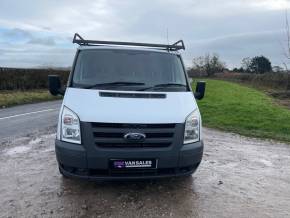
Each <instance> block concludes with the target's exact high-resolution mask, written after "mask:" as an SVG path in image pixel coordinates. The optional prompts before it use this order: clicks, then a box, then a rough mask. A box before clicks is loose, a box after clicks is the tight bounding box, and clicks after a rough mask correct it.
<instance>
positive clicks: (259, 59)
mask: <svg viewBox="0 0 290 218" xmlns="http://www.w3.org/2000/svg"><path fill="white" fill-rule="evenodd" d="M249 70H250V71H251V72H252V73H260V74H263V73H266V72H271V71H272V65H271V62H270V61H269V59H268V58H266V57H264V56H256V57H254V58H252V60H251V64H250V66H249Z"/></svg>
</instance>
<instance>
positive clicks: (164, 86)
mask: <svg viewBox="0 0 290 218" xmlns="http://www.w3.org/2000/svg"><path fill="white" fill-rule="evenodd" d="M172 86H178V87H185V88H187V85H184V84H181V83H162V84H157V85H154V86H150V87H146V88H143V89H138V91H145V90H150V89H158V88H167V87H172Z"/></svg>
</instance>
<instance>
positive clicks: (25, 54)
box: [0, 0, 289, 66]
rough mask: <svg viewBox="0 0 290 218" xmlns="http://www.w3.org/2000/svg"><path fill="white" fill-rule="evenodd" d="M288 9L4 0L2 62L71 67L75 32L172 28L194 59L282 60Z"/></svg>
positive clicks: (216, 1)
mask: <svg viewBox="0 0 290 218" xmlns="http://www.w3.org/2000/svg"><path fill="white" fill-rule="evenodd" d="M288 7H289V1H287V0H234V1H233V0H183V1H176V0H155V1H153V0H143V1H136V0H127V1H115V0H96V1H91V0H83V1H79V0H63V1H61V0H42V1H35V0H25V1H18V0H1V7H0V13H1V17H0V47H1V48H2V53H1V57H0V65H6V66H7V65H11V66H12V65H13V66H14V65H15V66H16V65H17V66H21V65H23V66H39V65H46V64H47V63H51V64H55V65H63V66H68V65H70V64H71V62H72V58H73V53H74V48H75V47H74V46H73V45H72V44H71V38H72V36H73V34H74V33H75V32H79V33H80V34H82V35H83V36H84V37H87V38H96V39H105V40H130V41H147V42H166V29H168V30H169V38H170V41H174V40H178V39H180V38H183V39H184V41H185V43H186V45H187V48H189V49H187V50H186V52H185V53H184V56H185V59H186V60H187V61H186V62H187V63H190V59H191V58H192V56H193V55H202V54H204V53H208V52H218V53H220V54H221V56H222V57H224V58H225V59H226V60H225V61H227V62H228V63H230V65H231V64H238V63H239V59H240V58H242V57H244V56H248V55H253V54H260V53H261V52H264V53H265V54H267V55H268V56H269V57H270V58H272V59H275V60H277V61H278V60H279V59H282V58H283V57H282V56H281V55H280V56H279V55H278V54H280V52H282V49H281V46H277V42H278V41H279V40H280V41H281V38H283V37H284V35H283V31H281V30H283V28H284V22H285V21H284V10H285V9H286V8H288ZM12 9H13V10H12ZM1 28H2V29H1ZM15 30H18V32H17V31H15ZM13 31H14V33H13ZM15 32H17V34H20V38H21V37H22V40H20V39H19V37H18V38H17V37H16V36H15V43H12V42H11V40H8V37H7V34H15ZM24 33H25V34H27V35H22V36H21V34H24ZM3 34H4V35H5V34H6V36H4V35H3ZM7 42H9V43H8V44H7ZM235 48H243V49H239V50H234V49H235ZM245 48H247V49H245ZM231 49H232V50H231ZM3 50H5V52H3ZM0 52H1V51H0ZM277 55H278V56H277ZM68 57H69V58H68Z"/></svg>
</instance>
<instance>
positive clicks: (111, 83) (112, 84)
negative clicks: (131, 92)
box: [83, 81, 145, 89]
mask: <svg viewBox="0 0 290 218" xmlns="http://www.w3.org/2000/svg"><path fill="white" fill-rule="evenodd" d="M142 85H145V83H138V82H121V81H120V82H110V83H97V84H94V85H90V86H85V87H83V88H85V89H92V88H95V87H100V86H142Z"/></svg>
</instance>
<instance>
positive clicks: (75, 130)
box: [61, 107, 81, 144]
mask: <svg viewBox="0 0 290 218" xmlns="http://www.w3.org/2000/svg"><path fill="white" fill-rule="evenodd" d="M61 139H62V141H66V142H71V143H76V144H81V131H80V120H79V118H78V116H77V115H76V114H75V113H74V112H72V111H71V110H70V109H68V108H67V107H64V108H63V111H62V116H61Z"/></svg>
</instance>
